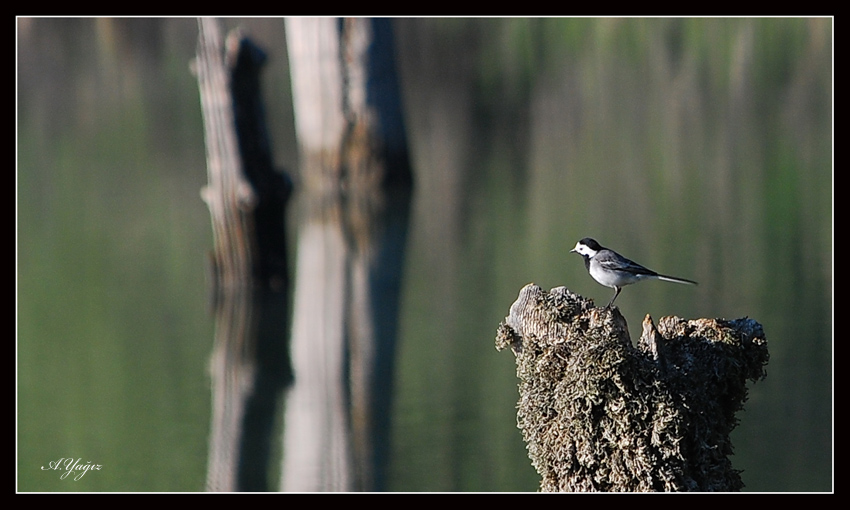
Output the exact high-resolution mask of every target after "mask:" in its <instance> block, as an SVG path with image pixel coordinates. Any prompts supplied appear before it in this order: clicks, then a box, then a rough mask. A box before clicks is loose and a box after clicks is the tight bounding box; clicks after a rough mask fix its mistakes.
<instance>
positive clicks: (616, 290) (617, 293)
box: [605, 287, 623, 308]
mask: <svg viewBox="0 0 850 510" xmlns="http://www.w3.org/2000/svg"><path fill="white" fill-rule="evenodd" d="M621 290H623V288H622V287H614V297H612V298H611V301H609V302H608V306H606V307H605V308H611V305H613V304H614V300H615V299H617V296H619V295H620V291H621Z"/></svg>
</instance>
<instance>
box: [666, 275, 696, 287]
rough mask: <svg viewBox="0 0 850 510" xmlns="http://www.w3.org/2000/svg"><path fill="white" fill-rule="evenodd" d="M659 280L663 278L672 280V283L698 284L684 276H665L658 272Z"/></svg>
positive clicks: (667, 280)
mask: <svg viewBox="0 0 850 510" xmlns="http://www.w3.org/2000/svg"><path fill="white" fill-rule="evenodd" d="M658 279H659V280H664V281H665V282H673V283H686V284H688V285H699V284H698V283H697V282H695V281H693V280H688V279H686V278H677V277H675V276H667V275H663V274H660V275H658Z"/></svg>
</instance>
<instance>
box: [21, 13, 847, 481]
mask: <svg viewBox="0 0 850 510" xmlns="http://www.w3.org/2000/svg"><path fill="white" fill-rule="evenodd" d="M224 25H225V27H226V28H232V27H236V26H241V27H242V28H243V29H244V30H245V31H246V32H247V33H248V34H249V35H251V36H252V37H253V38H254V39H255V41H256V42H257V43H258V44H259V45H260V46H262V47H263V48H265V49H266V50H267V51H268V53H269V56H270V61H269V65H268V67H267V69H266V72H265V74H264V81H263V85H264V87H265V96H266V97H265V99H266V103H267V107H268V120H269V124H270V128H271V131H272V136H273V141H274V151H275V157H276V162H277V163H278V164H279V165H280V166H281V167H285V168H286V169H287V171H289V172H292V173H294V174H297V169H298V155H297V153H296V150H297V149H296V142H295V135H294V128H293V119H292V105H291V99H290V88H289V75H288V72H289V71H288V68H287V62H286V44H285V34H284V22H283V20H282V19H275V18H264V19H226V20H224ZM17 28H18V33H17V471H18V472H17V489H18V490H19V491H200V490H203V488H204V480H205V471H206V462H207V459H206V455H207V435H208V433H209V427H210V416H209V413H210V387H209V375H208V372H207V362H208V359H209V355H210V350H211V347H212V337H213V321H212V317H211V314H210V311H209V309H208V303H207V292H206V291H207V283H206V281H205V267H204V264H205V257H206V254H207V252H208V251H209V250H210V249H211V246H212V235H211V228H210V221H209V215H208V211H207V209H206V206H205V204H204V203H203V202H202V201H201V199H200V196H199V191H200V189H201V187H202V186H203V185H204V184H205V182H206V163H205V152H204V138H203V130H202V119H201V111H200V103H199V98H198V90H197V82H196V80H195V78H194V77H193V76H192V75H191V74H190V72H189V70H188V67H189V62H190V60H191V59H192V58H193V56H194V53H195V45H196V39H197V22H196V20H195V19H192V18H169V19H47V18H45V19H41V18H38V19H28V18H19V19H18V20H17ZM395 31H396V46H397V48H396V49H397V65H398V67H399V71H400V74H401V79H402V87H403V96H404V102H405V109H406V112H405V113H406V120H407V125H408V135H409V142H410V150H411V153H412V156H413V165H414V168H413V171H414V176H415V179H416V189H415V196H414V203H413V209H412V216H411V223H410V234H409V238H408V239H409V240H408V246H407V260H406V264H405V277H404V278H405V279H404V282H403V299H402V303H401V314H402V315H401V330H400V331H399V345H398V347H397V352H398V357H397V360H396V374H395V381H396V383H395V385H396V387H395V401H394V404H393V416H392V421H391V426H392V431H393V432H392V442H391V445H390V451H391V458H390V461H389V462H390V463H389V473H388V476H389V479H388V489H389V490H393V491H534V490H536V489H537V483H538V480H539V479H538V476H537V474H536V473H535V471H534V470H533V468H532V467H531V465H530V462H529V460H528V458H527V456H526V454H525V449H524V444H523V442H522V440H521V437H520V433H519V431H518V430H517V429H516V416H515V408H514V406H515V404H516V401H517V397H518V395H517V389H516V384H517V379H516V376H515V372H514V363H513V357H512V355H511V354H510V353H508V352H501V353H498V352H496V351H495V349H494V347H493V346H494V337H495V332H496V327H497V325H498V324H499V321H501V320H502V319H503V318H504V316H505V315H507V312H508V308H509V306H510V305H511V303H512V302H513V300H514V299H515V298H516V296H517V293H518V291H519V289H520V288H521V287H522V286H523V285H525V284H526V283H529V282H535V283H537V284H538V285H540V286H542V287H543V288H544V289H549V288H551V287H555V286H559V285H566V286H567V287H569V288H570V289H571V290H573V291H575V292H578V293H580V294H583V295H585V296H587V297H592V298H594V299H595V300H596V302H597V303H599V304H604V303H606V302H607V300H608V299H609V298H610V295H611V292H610V289H607V288H604V287H601V286H599V285H598V284H596V283H595V282H593V281H592V280H591V279H590V277H589V276H588V275H587V273H586V271H585V269H584V266H583V264H582V262H581V259H580V258H579V257H578V256H576V255H569V254H568V253H567V252H568V250H569V249H570V248H572V247H573V245H574V244H575V242H576V241H577V240H578V239H580V238H582V237H585V236H591V237H595V238H596V239H597V240H598V241H600V242H601V243H602V244H603V245H606V246H610V247H612V248H614V249H616V250H618V251H620V252H621V253H624V254H626V255H627V256H629V257H631V258H634V259H635V260H638V261H640V262H642V263H645V264H646V265H647V266H649V267H651V268H653V269H656V270H658V271H661V272H665V273H668V274H674V275H677V276H682V277H685V278H690V279H694V280H697V281H699V282H700V285H699V287H696V288H693V287H686V286H676V285H670V284H664V283H657V282H651V283H646V284H642V285H639V286H634V287H628V288H627V289H626V290H624V292H623V294H622V295H621V296H620V297H619V298H618V301H617V305H618V306H619V307H620V309H621V312H622V313H623V315H624V316H625V317H626V319H627V320H628V321H629V325H630V330H631V333H632V336H633V340H635V339H636V338H637V335H638V334H639V332H640V321H641V320H642V319H643V317H644V315H645V314H647V313H648V314H651V315H652V316H653V317H654V318H655V319H658V318H659V317H661V316H664V315H679V316H682V317H685V318H697V317H725V318H737V317H742V316H749V317H752V318H754V319H756V320H758V321H759V322H761V323H762V324H763V326H764V329H765V332H766V334H767V338H768V342H769V348H770V353H771V360H770V364H769V365H768V367H767V372H768V377H767V379H766V380H764V381H761V382H759V383H757V384H755V385H752V387H751V392H750V400H749V401H748V402H747V404H746V408H745V410H744V411H742V412H741V413H739V418H740V420H741V424H740V426H739V428H738V429H736V431H735V432H734V433H733V441H734V443H735V447H736V449H735V455H734V457H733V458H732V462H733V465H734V466H735V467H736V468H737V469H742V470H743V474H742V477H743V480H744V482H745V483H746V485H747V488H746V490H751V491H830V490H832V489H833V477H834V472H833V468H832V464H833V455H832V452H833V448H832V446H833V440H832V434H833V428H832V422H833V414H832V401H833V384H832V379H833V374H832V364H833V358H832V354H833V336H832V310H833V300H832V295H833V273H832V249H833V245H832V238H833V205H832V194H833V177H832V175H833V173H832V159H833V158H832V151H833V143H832V142H833V131H832V123H833V119H832V111H833V71H832V69H833V20H832V19H830V18H816V19H797V18H769V19H754V18H752V19H751V18H743V19H737V18H736V19H723V18H704V19H688V18H673V19H664V18H652V19H642V18H627V19H618V18H604V19H593V18H579V19H556V18H535V19H524V18H523V19H511V18H488V19H462V18H448V19H440V18H437V19H431V18H417V19H399V20H396V21H395ZM294 263H297V261H296V262H294ZM63 457H66V458H67V457H73V458H82V462H83V463H85V462H88V461H91V462H93V463H97V464H101V465H102V466H103V468H102V469H101V470H100V471H95V472H89V473H87V474H86V475H85V476H84V477H83V478H82V479H81V480H78V481H74V480H70V479H65V480H60V479H59V475H58V474H57V473H56V472H52V471H43V470H42V469H41V467H42V466H46V465H47V464H48V463H49V462H51V461H55V460H57V459H59V458H63ZM273 479H274V478H273Z"/></svg>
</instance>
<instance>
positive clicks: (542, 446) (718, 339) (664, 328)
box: [496, 284, 768, 491]
mask: <svg viewBox="0 0 850 510" xmlns="http://www.w3.org/2000/svg"><path fill="white" fill-rule="evenodd" d="M496 347H497V348H498V349H504V348H506V347H511V349H512V350H513V352H514V353H515V354H516V363H517V376H518V377H519V379H520V400H519V404H518V406H517V408H518V410H517V423H518V426H519V427H520V429H522V433H523V437H524V439H525V441H526V443H527V444H528V455H529V457H530V458H531V461H532V464H533V465H534V467H535V468H536V469H537V471H538V473H540V476H541V477H542V480H541V482H540V488H541V490H545V491H734V490H740V489H741V487H743V483H742V482H741V477H740V474H739V472H738V471H736V470H734V469H732V465H731V462H730V461H729V458H728V455H731V453H732V443H731V442H730V439H729V434H730V433H731V432H732V429H733V428H734V427H735V425H737V419H736V418H735V413H736V412H737V411H738V410H740V409H742V408H743V403H744V401H746V398H747V388H746V382H747V380H753V381H755V380H758V379H760V378H763V377H764V376H765V371H764V366H765V365H766V364H767V360H768V352H767V341H766V340H765V338H764V331H763V330H762V327H761V325H760V324H759V323H758V322H756V321H754V320H752V319H738V320H733V321H723V320H719V319H717V320H711V319H698V320H692V321H685V320H683V319H679V318H676V317H664V318H662V319H661V320H660V321H659V323H658V327H657V328H656V326H655V325H654V324H653V323H652V319H651V318H650V317H649V316H647V317H646V319H644V323H643V334H642V335H641V338H640V341H639V342H638V345H637V348H635V347H632V344H631V340H630V339H629V332H628V327H627V325H626V321H625V319H624V318H623V316H622V315H620V312H619V311H618V310H617V309H616V308H613V309H611V310H608V309H601V308H593V307H592V303H590V302H589V301H588V300H586V299H584V298H582V297H581V296H577V295H575V294H573V293H571V292H570V291H568V290H567V289H565V288H564V287H559V288H556V289H552V290H551V291H550V292H544V291H543V290H541V289H540V287H537V286H535V285H533V284H530V285H527V286H525V287H524V288H523V289H522V291H520V295H519V298H518V299H517V300H516V302H515V303H514V304H513V305H512V306H511V310H510V315H508V317H507V319H506V321H505V323H503V324H501V325H500V326H499V331H498V335H497V338H496Z"/></svg>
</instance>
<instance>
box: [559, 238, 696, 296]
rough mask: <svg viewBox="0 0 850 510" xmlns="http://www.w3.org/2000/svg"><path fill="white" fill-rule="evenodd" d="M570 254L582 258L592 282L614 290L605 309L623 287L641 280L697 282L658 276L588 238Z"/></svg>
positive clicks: (694, 283)
mask: <svg viewBox="0 0 850 510" xmlns="http://www.w3.org/2000/svg"><path fill="white" fill-rule="evenodd" d="M572 252H576V253H578V254H579V255H581V256H582V257H584V267H586V268H587V271H588V272H589V273H590V276H592V277H593V279H594V280H596V281H597V282H599V283H601V284H602V285H604V286H606V287H611V288H612V289H614V297H612V298H611V302H609V303H608V306H606V307H605V308H611V305H613V304H614V300H615V299H617V296H619V295H620V291H621V290H623V287H625V286H626V285H631V284H633V283H636V282H639V281H641V280H664V281H665V282H676V283H687V284H690V285H697V282H695V281H692V280H686V279H684V278H676V277H675V276H667V275H663V274H658V273H656V272H655V271H653V270H651V269H647V268H645V267H643V266H642V265H640V264H638V263H637V262H633V261H631V260H629V259H627V258H626V257H624V256H622V255H620V254H619V253H617V252H615V251H614V250H609V249H608V248H605V247H603V246H601V245H600V244H599V243H597V242H596V241H595V240H593V239H591V238H589V237H585V238H584V239H582V240H581V241H579V242H577V243H576V247H575V248H573V249H572V250H570V253H572Z"/></svg>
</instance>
